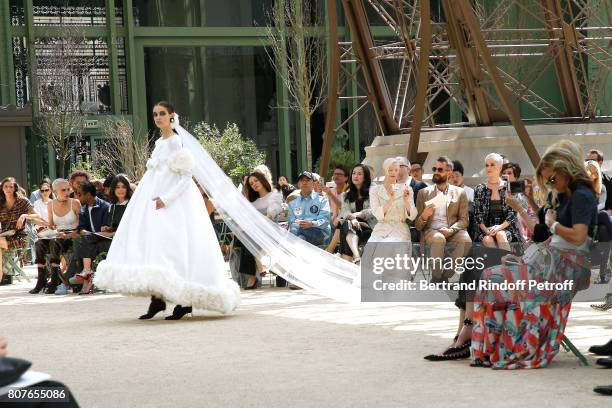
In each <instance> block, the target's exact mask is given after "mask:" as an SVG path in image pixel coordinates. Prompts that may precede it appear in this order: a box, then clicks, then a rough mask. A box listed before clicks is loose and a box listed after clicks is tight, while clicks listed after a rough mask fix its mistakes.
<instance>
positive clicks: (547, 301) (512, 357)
mask: <svg viewBox="0 0 612 408" xmlns="http://www.w3.org/2000/svg"><path fill="white" fill-rule="evenodd" d="M482 279H485V280H487V281H489V282H493V283H501V282H508V283H510V282H512V283H516V282H519V281H525V282H526V284H525V287H524V288H520V286H519V287H517V288H516V290H486V291H485V290H479V291H478V292H477V293H476V296H475V299H474V313H473V315H472V320H473V322H474V327H473V331H472V356H473V358H474V359H475V360H476V359H479V360H481V361H482V363H483V364H484V365H485V366H487V367H492V368H493V369H505V370H514V369H521V368H540V367H545V366H546V365H548V364H549V363H550V362H551V361H552V360H553V358H554V357H555V355H556V354H557V353H558V352H559V346H560V345H561V341H562V340H563V333H564V331H565V325H566V324H567V318H568V316H569V312H570V308H571V304H572V298H573V296H574V295H575V293H576V292H577V291H578V290H582V289H586V287H588V283H589V281H590V263H589V259H588V256H587V254H586V253H584V252H579V251H576V250H559V249H556V248H554V247H550V259H549V260H548V261H547V262H546V263H543V264H539V263H533V264H525V263H518V264H509V263H506V264H504V265H499V266H495V267H492V268H488V269H486V270H485V271H484V272H483V276H482ZM530 280H532V281H536V282H549V283H562V282H564V281H566V280H573V285H572V288H571V289H568V290H565V288H564V289H562V290H550V289H544V290H537V289H535V288H534V289H531V290H530V289H529V286H528V285H529V283H528V282H529V281H530Z"/></svg>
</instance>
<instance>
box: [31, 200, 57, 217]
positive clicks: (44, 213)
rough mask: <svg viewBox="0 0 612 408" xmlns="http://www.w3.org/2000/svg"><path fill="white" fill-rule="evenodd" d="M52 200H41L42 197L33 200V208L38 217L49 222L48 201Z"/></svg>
mask: <svg viewBox="0 0 612 408" xmlns="http://www.w3.org/2000/svg"><path fill="white" fill-rule="evenodd" d="M51 201H53V200H51V199H49V201H47V202H46V203H45V202H43V200H42V198H39V199H38V200H36V201H34V209H35V210H36V212H37V213H38V214H39V215H40V217H41V218H42V219H43V220H45V221H47V222H49V207H48V205H49V203H50V202H51Z"/></svg>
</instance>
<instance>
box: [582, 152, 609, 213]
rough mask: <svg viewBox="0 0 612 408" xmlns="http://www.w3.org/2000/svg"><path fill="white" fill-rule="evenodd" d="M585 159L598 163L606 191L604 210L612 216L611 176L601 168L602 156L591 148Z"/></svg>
mask: <svg viewBox="0 0 612 408" xmlns="http://www.w3.org/2000/svg"><path fill="white" fill-rule="evenodd" d="M587 160H594V161H596V162H597V164H599V170H600V171H601V182H602V184H603V185H604V187H605V188H606V191H607V192H608V194H607V197H606V202H605V205H604V210H606V211H607V212H608V215H610V216H612V176H610V175H609V174H606V172H605V171H604V168H603V164H604V156H603V153H602V152H601V151H600V150H597V149H592V150H590V151H589V154H588V155H587Z"/></svg>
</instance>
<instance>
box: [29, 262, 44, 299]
mask: <svg viewBox="0 0 612 408" xmlns="http://www.w3.org/2000/svg"><path fill="white" fill-rule="evenodd" d="M45 286H47V268H46V267H44V266H43V267H40V266H39V267H38V280H37V281H36V286H34V289H32V290H31V291H30V293H31V294H33V295H35V294H36V293H39V292H40V291H41V290H43V289H44V288H45Z"/></svg>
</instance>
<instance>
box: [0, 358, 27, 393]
mask: <svg viewBox="0 0 612 408" xmlns="http://www.w3.org/2000/svg"><path fill="white" fill-rule="evenodd" d="M31 365H32V363H30V362H29V361H26V360H22V359H20V358H13V357H2V358H0V387H5V386H7V385H10V384H12V383H14V382H15V381H17V380H18V379H19V378H21V376H22V375H23V373H25V372H26V371H28V369H29V368H30V366H31Z"/></svg>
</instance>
